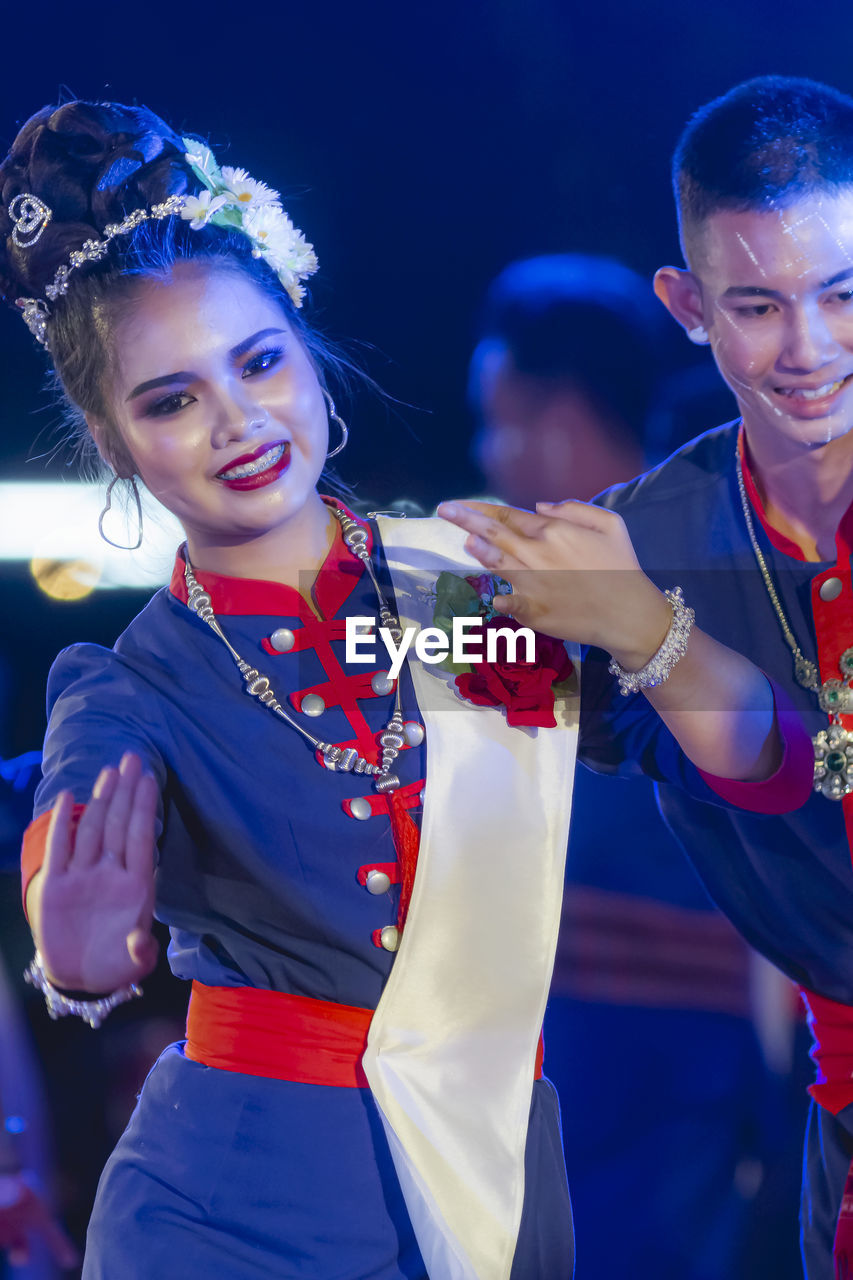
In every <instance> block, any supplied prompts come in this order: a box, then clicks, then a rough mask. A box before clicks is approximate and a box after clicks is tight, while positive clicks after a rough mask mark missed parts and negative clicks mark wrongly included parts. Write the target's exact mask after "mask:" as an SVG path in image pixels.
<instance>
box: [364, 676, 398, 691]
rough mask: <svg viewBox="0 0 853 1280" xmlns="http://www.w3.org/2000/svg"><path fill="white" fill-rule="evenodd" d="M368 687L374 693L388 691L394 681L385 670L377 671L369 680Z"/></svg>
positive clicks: (392, 686)
mask: <svg viewBox="0 0 853 1280" xmlns="http://www.w3.org/2000/svg"><path fill="white" fill-rule="evenodd" d="M370 687H371V689H372V690H373V692H374V693H378V694H382V693H390V692H391V690H392V689H393V688H394V681H393V680H392V679H391V677H390V676H389V675H388V672H387V671H377V672H376V675H375V676H374V677H373V679H372V680H371V682H370Z"/></svg>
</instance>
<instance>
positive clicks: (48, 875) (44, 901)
mask: <svg viewBox="0 0 853 1280" xmlns="http://www.w3.org/2000/svg"><path fill="white" fill-rule="evenodd" d="M72 811H73V799H72V796H71V793H70V792H68V791H63V792H62V794H61V795H60V796H59V799H58V800H57V802H56V805H55V807H54V810H53V815H52V817H51V822H50V827H49V829H48V835H47V845H46V853H45V860H44V865H43V867H42V870H41V872H40V873H39V875H38V877H37V879H36V881H35V882H34V885H33V889H34V892H33V893H30V894H28V896H27V905H28V908H29V912H30V922H31V924H32V927H33V935H34V937H35V941H36V946H37V947H38V949H39V951H40V952H41V955H42V960H43V963H44V967H45V970H46V972H47V975H48V977H49V978H50V980H51V981H52V982H53V983H54V984H55V985H56V986H58V987H64V988H67V989H71V990H75V991H77V990H79V991H87V992H92V993H93V994H103V993H105V992H110V991H114V990H115V989H116V988H118V987H122V986H125V985H126V984H128V983H131V982H138V981H140V980H141V979H142V978H144V977H145V976H146V975H147V974H149V973H150V972H151V970H152V969H153V968H154V965H155V964H156V961H157V951H158V947H157V942H156V940H155V939H154V937H153V936H152V934H151V922H152V919H153V910H154V845H155V820H156V813H157V783H156V782H155V780H154V778H152V777H151V776H150V775H149V774H145V773H143V772H142V765H141V762H140V760H139V757H138V756H136V755H132V754H130V753H128V754H126V755H125V756H124V757H123V758H122V761H121V763H120V765H119V767H118V768H117V769H116V768H106V769H102V770H101V773H100V775H99V776H98V779H97V781H96V782H95V785H94V787H93V788H92V795H91V797H90V799H89V802H88V804H87V805H86V809H85V811H84V813H83V814H82V816H81V818H80V821H79V823H78V826H77V832H76V838H75V836H74V834H73V831H72V822H71V815H72Z"/></svg>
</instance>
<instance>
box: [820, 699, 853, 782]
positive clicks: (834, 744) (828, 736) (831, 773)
mask: <svg viewBox="0 0 853 1280" xmlns="http://www.w3.org/2000/svg"><path fill="white" fill-rule="evenodd" d="M825 687H826V686H824V688H825ZM812 741H813V743H814V789H815V791H819V792H820V793H821V794H822V795H824V796H826V798H827V800H843V799H844V797H845V796H846V795H848V794H849V793H850V792H851V791H853V733H848V731H847V730H846V729H845V728H843V727H842V726H841V725H840V724H831V725H830V726H829V728H828V729H821V731H820V733H816V734H815V736H814V738H813V739H812Z"/></svg>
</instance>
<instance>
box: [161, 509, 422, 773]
mask: <svg viewBox="0 0 853 1280" xmlns="http://www.w3.org/2000/svg"><path fill="white" fill-rule="evenodd" d="M332 514H333V515H334V516H335V519H336V520H337V521H338V523H339V524H340V526H341V530H342V532H343V538H344V543H345V544H346V547H347V549H348V550H349V551H350V552H351V553H352V555H354V556H355V557H356V559H357V560H360V561H361V562H362V564H363V565H364V567H365V569H366V570H367V573H368V576H369V577H370V581H371V582H372V583H373V589H374V591H375V592H376V598H377V602H378V605H379V625H380V626H383V627H387V628H388V630H389V631H390V632H391V635H392V636H393V638H394V640H395V642H396V643H398V644H399V642H400V639H401V637H402V629H401V627H400V622H399V619H398V618H397V616H396V615H395V614H394V613H393V611H392V610H391V609H390V608H389V605H388V602H387V600H386V599H385V596H384V595H383V594H382V588H381V587H380V585H379V581H378V579H377V577H376V573H375V571H374V568H373V565H372V563H371V560H370V552H369V551H368V549H367V530H366V529H363V528H362V527H361V525H360V524H359V523H358V522H357V521H356V520H353V519H352V517H351V516H348V515H347V514H346V512H344V511H341V510H340V509H339V508H338V507H332ZM184 580H185V581H186V584H187V605H188V607H189V608H190V609H192V610H193V611H194V612H195V613H197V614H198V616H199V617H200V618H201V620H202V621H203V622H206V623H207V625H208V626H209V627H210V629H211V631H213V632H214V633H215V634H216V635H217V636H218V637H219V639H220V640H221V641H222V643H223V644H224V645H225V646H226V648H227V649H228V652H229V653H230V654H231V657H232V658H233V659H234V661H235V663H236V664H237V668H238V670H239V671H240V674H241V675H242V677H243V680H244V681H245V684H246V692H247V693H249V694H251V695H252V697H253V698H257V699H258V702H259V703H261V704H262V705H263V706H265V707H267V708H268V709H269V710H270V711H271V712H272V713H273V715H276V716H278V717H279V719H280V720H283V721H284V722H285V724H289V725H290V727H291V729H295V730H296V732H297V733H301V734H302V737H303V738H307V740H308V741H309V742H310V743H311V746H312V747H313V748H314V750H315V751H318V752H319V753H320V755H321V756H322V763H323V765H324V767H325V768H326V769H333V770H335V771H336V772H338V773H363V774H367V775H368V776H370V777H372V778H373V786H374V789H375V790H376V791H379V792H386V791H396V789H397V788H398V787H399V785H400V779H399V778H398V777H397V775H396V774H395V773H392V772H391V766H392V765H393V763H394V761H395V760H396V758H397V756H398V755H399V754H400V749H401V748H402V746H403V744H404V742H405V740H406V739H405V736H404V726H403V712H402V708H401V705H400V681H399V679H398V681H397V691H396V694H395V697H394V712H393V714H392V716H391V719H390V720H389V721H388V723H387V724H386V726H385V728H384V729H383V730H382V733H381V734H380V735H379V745H380V747H381V748H382V762H381V764H369V763H368V761H367V760H366V759H365V758H364V756H361V755H359V753H358V752H357V751H356V749H355V747H346V748H344V747H338V746H336V745H335V744H334V743H332V742H323V741H321V739H320V738H315V737H314V735H313V733H309V732H308V730H307V729H306V728H305V727H304V726H303V725H301V724H300V723H299V721H298V720H294V719H293V717H292V716H291V715H289V714H288V712H287V711H285V709H284V707H283V706H282V705H281V703H280V702H279V701H278V699H277V698H276V695H275V693H274V691H273V688H272V686H271V684H270V682H269V679H268V678H267V677H266V676H265V675H262V674H261V672H260V671H258V669H257V668H256V667H253V666H252V665H251V663H248V662H246V660H245V659H244V658H241V657H240V655H239V653H238V652H237V650H236V649H235V648H234V646H233V645H232V644H231V642H230V641H229V639H228V637H227V636H226V635H225V632H224V631H223V630H222V628H221V627H220V625H219V622H218V620H217V618H216V614H215V613H214V612H213V607H212V605H211V602H210V596H209V595H208V593H207V592H206V591H205V590H204V587H203V586H202V585H201V583H200V582H199V581H198V579H197V578H196V576H195V574H194V573H193V570H192V565H191V564H190V557H189V549H188V547H187V546H186V544H184Z"/></svg>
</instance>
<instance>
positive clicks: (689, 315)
mask: <svg viewBox="0 0 853 1280" xmlns="http://www.w3.org/2000/svg"><path fill="white" fill-rule="evenodd" d="M655 293H656V294H657V296H658V298H659V299H660V300H661V302H662V303H663V305H664V306H665V307H666V309H667V311H668V312H669V313H670V315H671V316H674V317H675V319H676V320H677V321H678V323H679V324H680V325H681V326H682V327H683V328H684V329H686V331H687V334H688V336H690V335H691V333H695V331H696V330H697V329H702V330H703V332H704V323H705V314H704V307H703V305H702V291H701V288H700V286H699V281H698V280H697V279H696V277H695V276H694V275H693V272H692V271H685V270H684V268H683V267H661V269H660V270H659V271H657V272H656V273H655ZM692 340H693V341H694V342H695V341H696V340H697V339H696V338H693V339H692ZM705 340H706V341H707V337H706V338H705Z"/></svg>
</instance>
